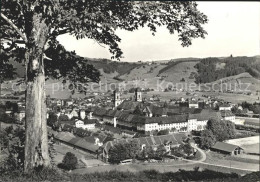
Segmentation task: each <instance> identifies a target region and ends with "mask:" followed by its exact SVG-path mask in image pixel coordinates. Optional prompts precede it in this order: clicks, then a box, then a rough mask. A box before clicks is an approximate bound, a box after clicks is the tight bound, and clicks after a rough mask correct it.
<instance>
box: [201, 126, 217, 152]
mask: <svg viewBox="0 0 260 182" xmlns="http://www.w3.org/2000/svg"><path fill="white" fill-rule="evenodd" d="M215 143H216V137H215V135H214V134H213V133H212V131H211V130H207V129H206V130H203V131H202V132H201V138H200V147H201V148H203V149H209V148H210V147H212V146H213V145H214V144H215Z"/></svg>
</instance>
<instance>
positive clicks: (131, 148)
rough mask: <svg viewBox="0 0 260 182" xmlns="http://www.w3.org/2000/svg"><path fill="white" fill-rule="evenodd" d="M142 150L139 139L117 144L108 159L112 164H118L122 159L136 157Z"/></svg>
mask: <svg viewBox="0 0 260 182" xmlns="http://www.w3.org/2000/svg"><path fill="white" fill-rule="evenodd" d="M139 150H140V145H139V143H138V142H137V141H130V142H125V143H118V144H115V145H114V146H113V147H112V148H111V149H110V150H109V152H108V156H109V159H108V161H109V162H110V163H112V164H118V163H120V161H122V160H126V159H135V158H136V156H137V154H138V152H139Z"/></svg>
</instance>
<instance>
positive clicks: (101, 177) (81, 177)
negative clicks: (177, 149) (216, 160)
mask: <svg viewBox="0 0 260 182" xmlns="http://www.w3.org/2000/svg"><path fill="white" fill-rule="evenodd" d="M259 176H260V172H253V173H249V174H246V175H244V176H240V175H238V174H235V173H231V174H229V173H222V172H217V171H212V170H207V169H204V170H198V168H194V169H193V170H189V171H188V170H179V171H177V172H171V171H170V172H163V173H161V172H159V171H157V170H145V171H139V172H135V173H134V172H129V171H127V172H122V171H117V170H112V171H106V172H95V173H86V174H72V173H66V172H61V171H58V170H57V169H55V168H40V169H35V170H34V171H33V172H32V173H30V174H22V173H17V174H16V175H14V173H12V174H10V173H9V174H4V173H0V179H1V180H2V181H6V182H11V181H27V182H35V181H91V182H92V181H100V182H101V181H102V182H103V181H104V182H108V181H115V182H120V181H151V182H155V181H156V182H159V181H209V182H219V181H229V182H238V181H257V180H258V179H259Z"/></svg>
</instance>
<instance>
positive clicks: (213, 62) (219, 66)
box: [195, 56, 260, 83]
mask: <svg viewBox="0 0 260 182" xmlns="http://www.w3.org/2000/svg"><path fill="white" fill-rule="evenodd" d="M195 68H196V69H197V72H198V74H197V75H196V76H195V79H196V80H195V82H196V83H209V82H213V81H216V80H219V79H221V78H225V77H229V76H234V75H238V74H240V73H245V72H248V73H249V74H250V75H251V76H253V77H255V78H258V79H259V78H260V58H259V57H257V56H255V57H228V58H224V59H218V58H206V59H201V60H200V61H199V62H198V63H197V64H196V65H195Z"/></svg>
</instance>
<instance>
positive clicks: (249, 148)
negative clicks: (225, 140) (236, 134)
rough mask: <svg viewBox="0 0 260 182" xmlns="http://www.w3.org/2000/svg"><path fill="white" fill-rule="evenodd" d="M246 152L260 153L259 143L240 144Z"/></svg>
mask: <svg viewBox="0 0 260 182" xmlns="http://www.w3.org/2000/svg"><path fill="white" fill-rule="evenodd" d="M241 147H242V148H243V149H245V151H246V152H247V153H255V154H259V155H260V145H259V143H256V144H251V145H242V146H241Z"/></svg>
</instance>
